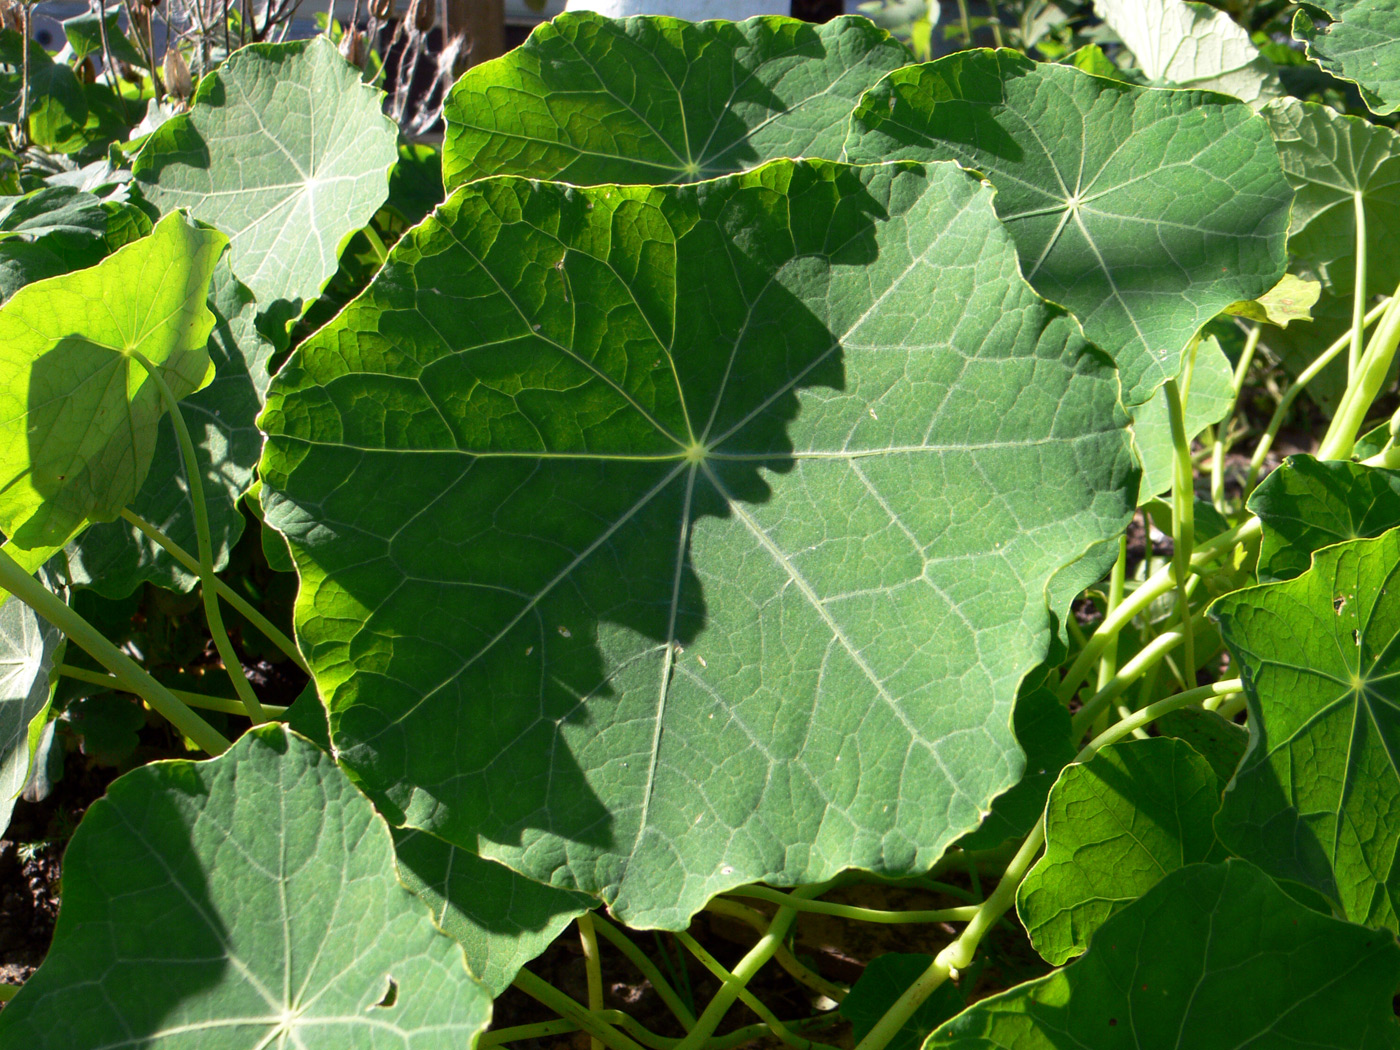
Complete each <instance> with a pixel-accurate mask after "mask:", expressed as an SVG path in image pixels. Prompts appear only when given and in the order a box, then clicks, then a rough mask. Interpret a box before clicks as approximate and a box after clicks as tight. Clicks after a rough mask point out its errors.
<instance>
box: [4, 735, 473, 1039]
mask: <svg viewBox="0 0 1400 1050" xmlns="http://www.w3.org/2000/svg"><path fill="white" fill-rule="evenodd" d="M489 1018H490V997H489V995H488V993H487V992H486V989H484V988H483V987H481V985H479V984H478V983H477V982H476V981H475V980H474V979H473V978H472V976H471V975H470V973H469V972H468V971H467V968H466V965H465V961H464V959H463V957H462V949H461V948H460V947H459V946H458V945H457V944H456V943H455V942H453V941H452V940H451V939H450V938H449V937H447V936H445V935H444V934H443V933H442V932H441V931H440V930H438V929H437V928H436V927H435V926H434V925H433V923H432V920H431V918H430V917H429V915H428V910H427V908H426V907H425V906H424V904H423V902H422V901H420V900H418V899H417V898H416V897H415V896H414V895H413V894H412V893H410V892H409V891H408V890H407V889H405V888H404V887H403V886H402V885H400V884H399V881H398V879H397V877H396V875H395V868H394V853H393V844H392V843H391V841H390V838H389V829H388V828H387V827H386V826H385V825H384V822H383V821H382V820H381V819H380V818H379V816H378V815H377V814H376V813H375V812H374V809H373V807H371V806H370V804H369V802H368V801H367V800H366V799H365V798H364V796H362V795H361V794H360V793H359V792H358V791H356V790H355V788H354V787H353V786H352V785H351V784H350V781H349V780H348V779H347V778H346V776H345V774H344V773H342V772H341V771H340V770H339V769H338V768H337V767H336V765H335V763H334V762H333V761H332V760H331V759H330V758H329V756H327V755H325V754H324V753H322V752H321V751H320V750H319V749H318V748H316V747H315V746H314V745H313V744H311V743H310V742H309V741H307V740H305V739H303V738H302V737H299V736H297V735H296V734H295V733H290V732H288V731H287V730H285V729H283V728H282V727H281V726H275V725H274V726H265V727H262V728H259V729H254V730H252V731H251V732H249V733H247V734H246V735H244V736H243V738H242V739H240V740H239V741H238V742H237V743H236V744H235V745H234V746H233V747H232V748H231V749H230V750H229V751H228V752H227V753H226V754H225V755H224V756H222V757H221V758H217V759H214V760H212V761H209V762H197V763H196V762H183V761H178V762H159V763H156V764H153V765H148V766H144V767H142V768H141V769H138V770H136V771H135V772H133V773H129V774H127V775H126V776H125V777H122V778H121V779H120V780H118V781H117V782H116V783H115V784H113V785H112V786H111V788H109V789H108V792H107V796H106V797H105V798H102V799H99V800H98V801H97V802H95V803H94V804H93V805H92V807H91V808H90V809H89V810H88V812H87V815H86V816H85V817H84V818H83V823H82V826H81V827H80V828H79V829H78V831H77V832H76V833H75V834H74V836H73V839H72V842H71V843H70V844H69V846H68V850H67V852H66V853H65V855H64V864H63V906H62V908H61V910H60V912H59V916H58V926H57V929H56V930H55V931H54V943H53V948H52V949H51V951H50V953H49V956H48V958H47V959H46V960H45V962H44V965H43V966H42V967H41V968H40V969H39V971H38V972H37V973H36V974H35V975H34V976H33V977H31V978H30V979H29V981H28V982H27V983H26V984H25V986H24V988H23V989H22V990H21V991H20V993H19V995H18V996H16V997H15V999H14V1000H13V1001H12V1002H11V1003H9V1004H8V1005H7V1006H6V1007H5V1010H4V1012H3V1014H0V1042H4V1043H5V1044H6V1045H13V1046H21V1045H22V1046H30V1047H36V1048H47V1047H53V1048H55V1050H57V1048H60V1047H62V1048H64V1050H68V1048H71V1047H78V1046H93V1047H95V1046H111V1045H112V1044H113V1043H114V1042H115V1043H118V1044H120V1043H121V1042H123V1041H125V1042H126V1043H127V1044H128V1045H140V1046H148V1047H153V1048H161V1050H165V1048H175V1047H181V1048H183V1047H196V1046H197V1047H209V1046H218V1047H220V1048H228V1050H243V1048H246V1050H255V1048H262V1047H268V1046H297V1047H299V1046H336V1047H345V1048H347V1050H371V1048H373V1050H382V1048H385V1047H401V1048H403V1050H410V1048H417V1047H425V1046H446V1045H452V1046H467V1045H469V1044H470V1043H471V1041H472V1040H473V1038H474V1037H475V1036H476V1034H477V1033H478V1032H480V1031H481V1030H482V1029H483V1028H484V1027H485V1026H486V1023H487V1021H488V1019H489Z"/></svg>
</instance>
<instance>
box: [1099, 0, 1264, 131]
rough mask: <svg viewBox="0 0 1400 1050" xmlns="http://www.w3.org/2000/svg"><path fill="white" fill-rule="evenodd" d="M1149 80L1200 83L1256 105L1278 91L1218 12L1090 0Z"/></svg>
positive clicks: (1175, 3) (1164, 3) (1165, 3)
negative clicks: (1092, 0)
mask: <svg viewBox="0 0 1400 1050" xmlns="http://www.w3.org/2000/svg"><path fill="white" fill-rule="evenodd" d="M1094 10H1095V11H1096V12H1097V13H1098V15H1099V17H1100V18H1102V19H1103V20H1104V24H1105V25H1107V26H1108V27H1109V28H1110V29H1112V30H1113V32H1114V33H1116V34H1117V35H1118V39H1119V40H1121V41H1123V44H1124V46H1125V47H1127V48H1128V50H1129V51H1131V52H1132V53H1133V57H1134V58H1135V59H1137V67H1138V68H1139V69H1141V70H1142V71H1143V73H1144V74H1146V76H1147V79H1148V80H1149V81H1151V82H1152V83H1153V84H1166V85H1171V86H1175V87H1182V88H1201V89H1203V90H1206V91H1218V92H1220V93H1221V94H1224V95H1234V96H1235V98H1238V99H1240V100H1242V101H1244V102H1248V103H1250V104H1251V105H1253V106H1256V107H1257V106H1261V105H1263V104H1264V103H1265V102H1267V101H1268V100H1269V99H1271V98H1275V97H1277V96H1278V95H1279V94H1280V93H1281V90H1282V89H1281V88H1280V86H1279V82H1278V77H1277V75H1276V74H1275V73H1274V68H1273V63H1271V62H1270V61H1269V60H1268V59H1267V58H1265V57H1264V56H1263V55H1261V54H1260V53H1259V51H1258V49H1257V48H1255V46H1254V43H1253V42H1252V41H1251V40H1250V39H1249V33H1248V32H1247V31H1246V30H1245V29H1244V27H1242V26H1240V25H1239V24H1238V23H1236V22H1235V20H1234V19H1232V18H1231V17H1230V16H1229V15H1228V14H1226V13H1225V12H1224V11H1221V10H1218V9H1216V8H1214V7H1211V6H1210V5H1209V4H1200V3H1185V2H1183V0H1094Z"/></svg>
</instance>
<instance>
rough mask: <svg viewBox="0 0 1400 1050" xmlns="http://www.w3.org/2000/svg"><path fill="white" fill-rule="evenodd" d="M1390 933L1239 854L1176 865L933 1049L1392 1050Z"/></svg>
mask: <svg viewBox="0 0 1400 1050" xmlns="http://www.w3.org/2000/svg"><path fill="white" fill-rule="evenodd" d="M1397 981H1400V948H1397V947H1396V944H1395V941H1394V938H1392V937H1389V936H1386V935H1385V934H1380V933H1377V932H1376V931H1374V930H1367V929H1363V928H1362V927H1359V926H1353V925H1351V924H1349V923H1345V922H1341V921H1339V920H1337V919H1333V918H1330V917H1328V916H1325V915H1319V914H1318V913H1317V912H1314V911H1310V910H1309V909H1307V908H1305V907H1303V906H1302V905H1301V904H1298V903H1297V902H1296V901H1294V900H1292V899H1291V898H1290V897H1288V896H1286V895H1285V894H1284V893H1283V891H1281V890H1280V889H1279V888H1278V887H1277V886H1276V885H1274V883H1273V882H1271V881H1270V880H1269V879H1268V878H1267V877H1266V876H1265V875H1264V874H1263V873H1262V872H1260V871H1259V870H1258V869H1257V868H1255V867H1252V866H1251V865H1249V864H1245V863H1243V862H1241V861H1237V860H1231V861H1227V862H1226V863H1224V864H1218V865H1215V864H1211V865H1207V864H1194V865H1192V866H1190V867H1188V868H1179V869H1178V870H1176V871H1174V872H1172V873H1171V874H1169V875H1167V876H1166V877H1165V878H1164V879H1162V881H1161V882H1159V883H1158V884H1157V885H1156V886H1154V887H1153V888H1152V889H1151V890H1149V891H1148V892H1147V893H1146V894H1145V895H1144V896H1143V897H1142V898H1141V899H1140V900H1138V901H1135V902H1134V903H1132V904H1130V905H1128V907H1126V908H1124V909H1123V910H1122V911H1121V912H1119V913H1118V914H1117V915H1115V916H1113V917H1112V918H1111V919H1109V920H1108V921H1107V922H1106V923H1104V924H1103V926H1102V927H1101V928H1100V929H1099V932H1098V933H1097V934H1095V935H1094V939H1093V942H1092V943H1091V944H1090V945H1089V951H1088V952H1087V953H1086V954H1085V956H1084V957H1083V958H1082V959H1079V960H1077V961H1075V962H1073V963H1071V964H1070V965H1069V966H1067V967H1065V968H1064V969H1063V970H1059V971H1057V972H1055V973H1052V974H1050V975H1048V976H1046V977H1042V978H1040V979H1039V980H1035V981H1028V982H1027V983H1025V984H1021V985H1017V986H1016V987H1015V988H1011V989H1009V990H1008V991H1005V992H1002V993H1001V994H1000V995H994V996H992V997H991V998H989V999H983V1000H982V1001H981V1002H979V1003H977V1004H975V1005H974V1006H972V1007H970V1008H969V1009H967V1010H966V1011H964V1012H963V1013H962V1014H960V1015H959V1016H958V1017H955V1018H954V1019H953V1020H951V1021H949V1022H948V1023H947V1024H946V1025H944V1026H943V1027H942V1028H940V1029H939V1030H938V1031H937V1032H935V1033H934V1034H933V1035H932V1036H931V1037H930V1038H929V1041H928V1042H927V1043H926V1044H925V1046H926V1047H928V1048H929V1050H992V1048H997V1050H1065V1048H1068V1047H1093V1048H1094V1050H1181V1048H1184V1047H1191V1050H1246V1048H1251V1050H1256V1048H1257V1050H1263V1048H1265V1047H1268V1048H1273V1047H1308V1048H1309V1050H1385V1048H1390V1050H1393V1048H1394V1047H1397V1046H1400V1028H1397V1027H1396V1024H1395V1015H1394V1012H1393V1011H1392V1009H1391V1005H1390V997H1391V994H1392V993H1393V992H1394V990H1395V987H1396V983H1397Z"/></svg>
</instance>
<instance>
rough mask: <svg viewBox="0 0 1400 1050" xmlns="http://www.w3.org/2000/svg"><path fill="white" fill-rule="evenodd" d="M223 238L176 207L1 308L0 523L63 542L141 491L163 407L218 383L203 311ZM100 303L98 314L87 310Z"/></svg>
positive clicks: (14, 535) (18, 533)
mask: <svg viewBox="0 0 1400 1050" xmlns="http://www.w3.org/2000/svg"><path fill="white" fill-rule="evenodd" d="M226 244H227V239H226V238H225V237H224V235H223V234H221V233H218V232H217V231H213V230H207V229H202V228H199V227H197V226H194V225H192V224H191V223H190V222H189V221H188V220H186V219H185V218H184V217H183V216H182V215H180V214H172V215H170V216H168V217H167V218H165V219H164V220H162V221H161V222H160V223H159V224H158V225H157V226H156V228H155V229H154V230H153V231H152V233H151V235H150V236H149V237H146V238H143V239H141V240H139V241H135V242H133V243H131V244H129V245H127V246H126V247H125V248H122V249H121V250H119V251H117V252H115V253H114V254H113V255H111V256H109V257H108V258H107V259H104V260H103V261H102V262H101V263H99V264H97V265H96V266H94V267H91V268H89V269H87V270H80V271H78V272H76V273H72V274H65V275H63V276H60V277H53V278H50V279H49V280H47V281H39V282H36V283H34V284H31V285H27V286H26V287H24V288H22V289H20V291H18V292H16V293H15V294H14V295H13V296H12V297H11V298H10V299H9V301H8V302H6V303H5V305H4V306H3V307H0V368H3V369H4V371H5V374H6V375H7V376H8V377H10V378H9V379H8V380H7V382H6V385H5V388H4V390H3V393H0V404H3V412H2V413H0V414H3V416H4V421H3V423H0V463H2V464H3V465H4V472H5V474H4V478H3V492H0V528H3V529H4V531H5V533H6V535H7V536H8V537H9V538H10V540H11V542H13V543H15V544H17V545H18V546H20V547H30V548H33V547H45V546H50V545H61V544H63V543H64V542H65V541H67V540H68V539H69V537H71V536H72V535H73V534H74V533H75V532H77V531H78V530H79V529H80V528H81V527H82V526H83V525H84V524H86V523H87V522H88V521H111V520H112V519H114V518H116V517H117V515H118V514H119V513H120V511H121V509H122V508H123V507H124V506H126V505H127V504H128V503H130V502H131V500H132V499H133V498H134V497H135V495H136V493H137V492H138V491H139V490H140V488H141V484H142V482H143V481H144V480H145V477H146V472H147V470H149V468H150V465H151V458H152V456H153V455H154V453H155V443H156V432H157V427H158V424H159V422H160V417H161V416H162V415H163V414H164V413H165V411H166V403H165V401H164V399H163V398H162V395H161V392H160V390H159V389H158V387H157V385H156V383H155V382H154V381H153V380H152V379H151V375H150V373H149V372H148V371H147V370H146V368H145V367H144V366H143V365H141V364H140V363H138V361H137V360H136V357H135V355H137V354H140V355H141V356H142V357H144V358H145V359H146V360H147V361H148V362H150V363H151V365H153V366H154V367H155V368H156V369H158V370H159V375H160V377H161V379H162V381H163V382H164V383H165V384H166V385H167V386H168V387H169V388H170V392H171V393H172V394H173V395H174V396H175V397H176V398H180V397H184V396H185V395H187V394H190V393H193V392H194V391H195V390H198V389H199V388H200V387H202V386H204V385H205V384H207V383H208V382H209V380H210V379H211V378H212V372H213V366H212V364H211V362H210V360H209V353H208V350H207V348H206V346H205V342H206V340H207V339H208V336H209V332H210V329H211V328H212V327H213V323H214V316H213V314H212V313H211V312H210V311H209V308H208V307H207V306H206V305H205V296H206V294H207V292H208V288H209V280H210V278H211V276H212V275H213V271H214V264H215V262H216V261H217V259H218V257H219V255H220V253H221V252H222V251H223V250H224V246H225V245H226ZM99 303H100V304H101V309H100V310H99V309H96V308H95V304H99Z"/></svg>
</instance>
